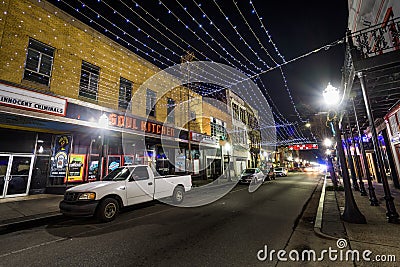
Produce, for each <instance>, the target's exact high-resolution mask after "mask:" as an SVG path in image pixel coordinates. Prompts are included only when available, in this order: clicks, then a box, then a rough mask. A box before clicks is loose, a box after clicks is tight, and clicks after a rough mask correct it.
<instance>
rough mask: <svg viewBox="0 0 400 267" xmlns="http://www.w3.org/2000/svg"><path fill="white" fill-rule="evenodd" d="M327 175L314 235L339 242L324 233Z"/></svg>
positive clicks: (316, 217)
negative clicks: (323, 220) (323, 221)
mask: <svg viewBox="0 0 400 267" xmlns="http://www.w3.org/2000/svg"><path fill="white" fill-rule="evenodd" d="M326 179H327V178H326V175H325V177H324V184H323V186H322V191H321V196H320V198H319V205H318V209H317V215H316V216H315V223H314V233H315V234H316V235H317V236H319V237H322V238H325V239H330V240H338V239H339V238H337V237H334V236H331V235H328V234H325V233H323V232H322V230H321V229H322V219H323V212H324V202H325V191H326Z"/></svg>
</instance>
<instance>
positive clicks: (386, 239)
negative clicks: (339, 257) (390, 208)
mask: <svg viewBox="0 0 400 267" xmlns="http://www.w3.org/2000/svg"><path fill="white" fill-rule="evenodd" d="M329 182H330V180H329ZM364 183H365V187H366V190H367V192H368V184H367V182H366V181H365V182H364ZM373 186H374V188H375V194H376V197H377V199H378V201H379V206H371V205H370V201H369V197H368V196H361V194H360V192H358V191H354V190H353V195H354V199H355V201H356V203H357V206H358V208H359V210H360V211H361V213H362V214H363V215H364V216H365V218H366V220H367V223H366V224H352V223H347V222H343V221H342V220H340V217H337V216H336V217H335V216H333V215H332V213H331V211H332V209H335V207H334V206H335V204H336V210H337V211H339V210H340V212H343V210H344V206H345V200H344V199H345V198H344V192H343V191H336V192H333V191H331V192H328V194H327V199H326V201H325V205H326V206H325V207H326V209H327V211H326V212H324V218H323V219H324V220H325V222H324V223H323V224H322V232H323V233H325V234H328V235H332V236H334V237H337V238H343V237H344V238H346V239H347V242H348V248H349V249H352V250H358V251H365V250H370V251H372V253H373V254H372V255H385V256H386V255H395V256H396V261H397V264H396V263H395V262H391V263H389V262H386V263H384V264H382V263H378V262H365V261H360V262H357V263H356V266H383V265H384V266H399V264H400V263H399V262H400V224H393V223H388V221H387V219H386V201H385V199H384V195H385V194H384V190H383V186H382V184H379V183H373ZM390 187H391V194H392V196H393V197H394V203H395V207H396V210H397V213H399V212H400V190H399V189H395V188H393V187H392V186H390ZM339 222H342V225H343V228H342V229H339V228H338V227H335V226H338V225H339ZM342 230H344V232H342Z"/></svg>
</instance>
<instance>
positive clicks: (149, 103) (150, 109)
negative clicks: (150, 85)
mask: <svg viewBox="0 0 400 267" xmlns="http://www.w3.org/2000/svg"><path fill="white" fill-rule="evenodd" d="M156 100H157V93H156V92H154V91H152V90H150V89H147V92H146V114H148V115H149V116H153V117H155V116H156Z"/></svg>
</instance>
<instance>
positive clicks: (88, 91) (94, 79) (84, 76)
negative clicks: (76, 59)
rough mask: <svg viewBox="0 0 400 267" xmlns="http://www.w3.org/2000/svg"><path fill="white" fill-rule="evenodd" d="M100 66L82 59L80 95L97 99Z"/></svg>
mask: <svg viewBox="0 0 400 267" xmlns="http://www.w3.org/2000/svg"><path fill="white" fill-rule="evenodd" d="M99 74H100V68H99V67H97V66H95V65H93V64H90V63H88V62H85V61H82V70H81V81H80V84H79V96H82V97H86V98H90V99H93V100H97V92H98V85H99Z"/></svg>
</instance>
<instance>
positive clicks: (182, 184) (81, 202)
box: [60, 165, 192, 222]
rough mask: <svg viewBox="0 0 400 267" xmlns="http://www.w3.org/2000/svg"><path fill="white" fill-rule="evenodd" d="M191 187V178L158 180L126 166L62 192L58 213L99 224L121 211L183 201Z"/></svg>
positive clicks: (142, 168)
mask: <svg viewBox="0 0 400 267" xmlns="http://www.w3.org/2000/svg"><path fill="white" fill-rule="evenodd" d="M191 187H192V178H191V176H190V175H183V176H178V175H167V176H157V177H155V173H154V172H153V170H152V169H151V168H150V167H149V166H147V165H129V166H124V167H119V168H116V169H115V170H113V171H112V172H110V173H109V174H108V175H107V176H105V177H104V178H103V180H102V181H97V182H93V183H88V184H82V185H77V186H74V187H72V188H70V189H68V190H67V191H66V192H65V195H64V200H62V201H61V202H60V211H61V213H63V214H64V215H68V216H93V215H95V216H96V217H97V218H98V219H99V220H100V221H103V222H108V221H111V220H113V219H114V218H115V217H116V216H117V215H118V212H119V210H120V209H121V208H123V207H126V206H130V205H134V204H138V203H143V202H147V201H152V200H154V199H162V198H166V197H170V198H172V201H173V202H174V203H176V204H180V203H181V202H182V201H183V198H184V194H185V192H187V191H189V190H190V189H191Z"/></svg>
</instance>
